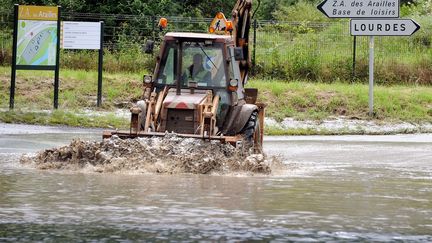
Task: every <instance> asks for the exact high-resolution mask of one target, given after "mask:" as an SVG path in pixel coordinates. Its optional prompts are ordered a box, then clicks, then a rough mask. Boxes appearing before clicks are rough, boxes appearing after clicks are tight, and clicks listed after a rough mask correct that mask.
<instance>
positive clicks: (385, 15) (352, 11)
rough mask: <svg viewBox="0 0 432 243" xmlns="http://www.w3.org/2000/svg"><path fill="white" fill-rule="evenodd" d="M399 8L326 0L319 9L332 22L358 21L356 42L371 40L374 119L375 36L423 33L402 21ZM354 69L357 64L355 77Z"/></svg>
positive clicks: (390, 1) (388, 2) (391, 2)
mask: <svg viewBox="0 0 432 243" xmlns="http://www.w3.org/2000/svg"><path fill="white" fill-rule="evenodd" d="M399 6H400V3H399V0H385V1H374V0H371V1H359V0H324V1H323V2H322V3H320V4H319V5H318V6H317V8H318V10H319V11H321V12H322V13H323V14H325V15H326V16H327V17H329V18H355V19H351V21H350V32H351V35H353V36H354V38H355V37H356V36H370V38H369V116H373V115H374V112H373V111H374V109H373V106H374V97H373V88H374V36H410V35H412V34H414V33H415V32H416V31H417V30H419V29H420V25H418V24H417V23H416V22H415V21H414V20H412V19H398V17H399ZM354 41H355V39H354ZM354 45H355V44H354ZM354 53H355V47H354ZM354 55H355V54H354ZM354 67H355V63H353V76H354Z"/></svg>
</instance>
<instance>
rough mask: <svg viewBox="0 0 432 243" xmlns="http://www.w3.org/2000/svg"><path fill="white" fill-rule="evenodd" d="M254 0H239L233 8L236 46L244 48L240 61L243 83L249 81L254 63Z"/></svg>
mask: <svg viewBox="0 0 432 243" xmlns="http://www.w3.org/2000/svg"><path fill="white" fill-rule="evenodd" d="M251 10H252V0H237V3H236V4H235V5H234V8H233V10H232V20H231V21H232V23H233V31H232V35H233V38H234V39H235V42H236V46H237V47H241V48H243V55H244V59H245V60H244V61H241V62H240V74H241V79H242V80H241V81H242V83H243V84H244V83H246V82H247V78H248V72H249V69H250V67H251V65H252V62H251V55H250V50H249V30H250V26H251Z"/></svg>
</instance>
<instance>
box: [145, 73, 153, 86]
mask: <svg viewBox="0 0 432 243" xmlns="http://www.w3.org/2000/svg"><path fill="white" fill-rule="evenodd" d="M151 82H152V76H151V75H144V83H146V84H149V83H151Z"/></svg>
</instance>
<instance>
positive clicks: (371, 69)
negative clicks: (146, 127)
mask: <svg viewBox="0 0 432 243" xmlns="http://www.w3.org/2000/svg"><path fill="white" fill-rule="evenodd" d="M373 88H374V36H373V35H372V36H370V39H369V116H373V110H374V108H373V106H374V93H373Z"/></svg>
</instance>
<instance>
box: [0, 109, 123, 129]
mask: <svg viewBox="0 0 432 243" xmlns="http://www.w3.org/2000/svg"><path fill="white" fill-rule="evenodd" d="M0 121H2V122H5V123H26V124H39V125H68V126H75V127H100V128H123V129H125V128H128V126H129V121H128V120H126V119H122V118H119V117H116V116H115V115H113V114H107V115H99V116H94V115H93V116H89V115H84V114H79V113H77V112H72V111H62V110H56V111H52V112H29V111H21V110H14V111H5V112H0Z"/></svg>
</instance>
